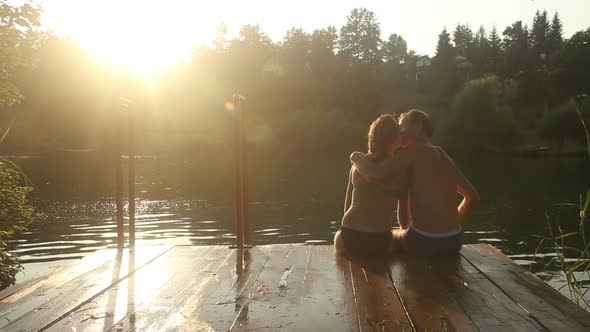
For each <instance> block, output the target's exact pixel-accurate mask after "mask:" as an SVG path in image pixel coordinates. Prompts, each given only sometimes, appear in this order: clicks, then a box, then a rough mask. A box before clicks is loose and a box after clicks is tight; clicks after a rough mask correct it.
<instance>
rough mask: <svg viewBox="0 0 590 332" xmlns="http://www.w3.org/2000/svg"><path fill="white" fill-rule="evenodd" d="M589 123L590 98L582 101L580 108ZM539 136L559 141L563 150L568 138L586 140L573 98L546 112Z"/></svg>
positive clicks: (559, 149) (539, 129)
mask: <svg viewBox="0 0 590 332" xmlns="http://www.w3.org/2000/svg"><path fill="white" fill-rule="evenodd" d="M580 111H581V112H582V115H583V117H584V119H585V121H586V123H588V120H590V116H589V115H590V98H588V97H587V98H586V100H584V101H583V102H582V108H581V110H580ZM538 132H539V136H541V137H543V138H547V139H551V140H554V141H555V142H556V143H557V150H558V151H559V152H561V150H562V148H563V144H564V143H565V141H566V140H567V139H571V140H576V141H580V142H582V141H584V139H585V137H586V136H585V131H584V126H583V125H582V122H581V121H580V116H579V115H578V106H577V105H576V102H575V101H574V100H573V99H570V100H569V101H568V102H567V103H565V104H563V105H561V106H559V107H558V108H557V109H555V110H553V111H551V112H548V113H547V114H545V116H544V117H543V119H542V120H541V123H540V125H539V128H538Z"/></svg>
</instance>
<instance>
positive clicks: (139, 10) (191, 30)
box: [43, 0, 219, 78]
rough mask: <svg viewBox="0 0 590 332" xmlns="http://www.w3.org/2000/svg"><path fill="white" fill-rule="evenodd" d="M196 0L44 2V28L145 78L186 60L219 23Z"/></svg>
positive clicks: (113, 65)
mask: <svg viewBox="0 0 590 332" xmlns="http://www.w3.org/2000/svg"><path fill="white" fill-rule="evenodd" d="M197 5H198V2H197V1H195V2H192V1H190V2H189V1H174V0H172V1H145V0H144V1H136V0H77V1H64V0H46V1H45V3H44V5H43V6H44V10H45V14H44V17H43V23H44V25H45V26H46V27H47V28H49V29H51V30H53V31H54V32H55V33H56V34H58V35H62V36H66V37H68V38H71V39H72V40H73V41H75V42H76V43H78V44H79V45H80V46H81V47H83V48H85V49H87V50H89V51H90V52H91V53H93V54H94V55H95V56H96V57H97V58H98V59H99V60H100V61H101V62H103V63H105V64H107V65H109V66H112V67H114V68H116V69H120V70H125V71H131V72H133V73H136V74H137V75H138V76H140V77H143V78H149V77H151V76H152V75H154V74H155V73H157V72H159V71H161V70H163V69H165V68H167V67H170V66H173V65H175V64H177V63H179V62H188V61H189V60H190V58H191V55H192V52H193V50H194V48H195V47H196V46H197V45H202V44H207V43H209V42H210V41H211V40H212V39H213V36H214V34H215V27H216V25H217V24H219V22H213V21H212V18H209V17H207V15H206V13H207V11H204V10H203V8H202V5H201V6H200V7H197Z"/></svg>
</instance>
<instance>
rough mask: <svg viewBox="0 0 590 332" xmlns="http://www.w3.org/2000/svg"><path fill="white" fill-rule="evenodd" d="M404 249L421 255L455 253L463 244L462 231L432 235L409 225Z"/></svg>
mask: <svg viewBox="0 0 590 332" xmlns="http://www.w3.org/2000/svg"><path fill="white" fill-rule="evenodd" d="M404 244H405V246H406V250H408V252H410V253H415V254H418V255H423V256H445V255H453V254H457V253H458V252H459V251H460V250H461V246H462V245H463V231H459V232H457V233H456V234H452V235H449V236H443V237H434V236H428V235H425V234H423V233H422V232H420V231H418V230H416V229H413V228H412V227H410V228H409V229H408V230H407V232H406V234H405V236H404Z"/></svg>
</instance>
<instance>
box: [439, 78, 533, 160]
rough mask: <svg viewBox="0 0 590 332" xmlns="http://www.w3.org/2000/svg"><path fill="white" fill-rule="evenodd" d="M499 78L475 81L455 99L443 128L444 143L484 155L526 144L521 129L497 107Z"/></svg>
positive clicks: (505, 112) (467, 85) (468, 83)
mask: <svg viewBox="0 0 590 332" xmlns="http://www.w3.org/2000/svg"><path fill="white" fill-rule="evenodd" d="M499 87H500V85H499V83H498V80H497V79H496V77H495V76H490V77H486V78H482V79H477V80H472V81H469V82H467V83H465V85H464V87H463V89H462V90H461V91H460V92H459V93H457V94H456V95H455V97H454V98H453V102H452V104H451V110H450V114H449V116H448V117H447V121H446V124H445V125H444V126H443V127H444V129H443V141H446V142H447V144H449V145H452V147H453V148H457V149H464V150H468V151H483V150H489V149H496V148H504V147H507V146H510V145H513V144H515V143H520V142H522V134H521V131H520V128H519V127H518V125H517V124H516V122H515V121H514V118H513V117H512V114H511V113H510V112H509V111H508V110H502V109H500V108H499V107H498V104H497V95H498V89H499Z"/></svg>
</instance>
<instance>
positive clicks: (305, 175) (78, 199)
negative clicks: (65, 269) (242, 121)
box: [10, 152, 590, 285]
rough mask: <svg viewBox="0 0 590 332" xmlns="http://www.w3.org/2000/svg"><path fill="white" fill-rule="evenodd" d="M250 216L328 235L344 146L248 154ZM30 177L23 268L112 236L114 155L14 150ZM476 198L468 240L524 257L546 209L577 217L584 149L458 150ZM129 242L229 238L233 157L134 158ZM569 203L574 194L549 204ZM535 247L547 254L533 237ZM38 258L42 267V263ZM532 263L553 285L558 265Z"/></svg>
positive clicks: (571, 220) (297, 235)
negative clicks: (534, 152) (525, 153)
mask: <svg viewBox="0 0 590 332" xmlns="http://www.w3.org/2000/svg"><path fill="white" fill-rule="evenodd" d="M251 159H252V162H251V164H250V166H249V170H250V176H249V196H250V197H249V198H250V205H249V209H250V219H251V227H252V229H253V234H254V235H253V240H254V243H255V244H271V243H319V244H331V243H332V237H333V234H334V232H335V231H336V230H337V228H338V227H339V223H340V219H341V217H342V213H343V211H342V209H343V199H344V192H345V189H346V180H347V175H348V169H349V163H348V156H347V155H346V154H342V155H335V156H331V157H327V156H317V157H309V158H306V160H304V161H302V158H295V157H292V156H289V155H288V154H285V155H283V156H272V155H268V154H264V153H259V155H252V156H251ZM17 161H18V163H19V164H21V165H22V166H23V168H24V169H25V171H26V173H27V174H28V175H29V176H30V177H31V179H32V180H33V182H34V183H35V185H36V187H37V191H36V193H35V195H34V196H35V203H34V205H35V206H36V210H37V214H38V216H37V218H36V220H35V222H34V223H33V224H32V225H30V227H29V228H30V230H29V231H28V232H26V233H23V234H20V235H19V236H18V237H17V238H15V239H14V240H12V241H10V248H11V249H12V250H14V252H15V253H16V254H17V255H18V256H19V257H20V259H21V261H22V262H23V263H24V265H25V268H26V271H28V272H29V274H28V275H29V276H31V275H33V274H34V273H31V272H32V271H35V272H39V270H41V271H42V270H44V269H47V268H48V266H52V264H56V263H59V262H61V261H63V260H71V259H75V258H80V257H83V256H84V255H86V254H88V253H90V252H92V251H95V250H97V249H101V248H105V247H107V246H112V245H114V244H115V243H116V227H115V204H114V201H113V198H112V196H113V192H114V180H113V179H114V174H113V173H114V171H113V164H112V161H109V160H105V159H102V158H99V157H97V156H95V155H92V154H73V155H63V156H58V157H53V158H18V159H17ZM456 162H457V164H458V165H459V166H460V167H461V168H462V169H463V171H464V173H465V175H466V176H467V177H468V178H469V179H471V180H472V182H473V183H474V185H475V186H476V188H477V189H478V190H479V192H480V194H481V197H482V204H481V206H480V208H478V209H477V211H476V212H475V213H474V214H473V215H472V216H470V217H469V218H468V219H467V220H466V223H465V225H464V230H465V242H466V243H481V242H484V243H490V244H493V245H494V246H496V247H498V248H500V249H501V250H502V251H504V252H505V253H506V254H507V255H509V256H510V257H512V258H513V259H514V260H515V261H516V262H517V263H519V264H521V265H523V266H525V267H529V265H530V264H531V263H532V262H533V254H534V253H535V250H536V248H537V245H538V243H539V241H540V239H541V238H542V237H544V236H547V235H548V230H549V229H548V227H547V221H546V217H545V214H546V212H547V211H553V212H554V214H555V215H558V216H559V218H560V225H561V226H562V227H563V228H564V229H565V230H567V231H570V230H576V229H577V225H578V222H579V217H578V213H579V211H578V209H577V208H576V206H575V205H578V204H579V195H580V193H583V192H585V190H587V189H588V188H590V172H588V169H590V167H589V166H590V162H589V161H588V160H586V159H581V158H535V159H525V158H516V157H497V156H496V157H489V158H477V159H476V160H473V159H472V160H462V159H458V160H456ZM136 190H137V196H138V199H137V212H136V213H137V216H136V219H137V221H136V224H137V233H136V234H137V235H136V237H137V242H138V244H139V245H142V244H194V245H203V244H230V243H232V241H233V239H234V206H233V199H234V196H233V195H234V192H233V163H232V159H231V158H228V157H227V156H224V155H223V154H207V153H203V152H201V153H197V154H196V155H191V156H186V155H183V156H179V155H175V156H157V157H141V158H139V159H138V160H137V187H136ZM562 203H570V204H575V205H572V206H570V205H560V206H557V207H555V206H554V205H556V204H562ZM537 256H538V257H541V261H545V262H546V261H548V260H549V259H550V258H551V257H553V256H554V254H553V251H552V250H551V248H549V247H541V249H540V252H539V254H538V255H537ZM39 267H40V268H39ZM534 270H535V271H537V272H539V274H538V275H539V276H541V277H542V278H543V279H545V280H549V281H552V282H553V283H554V284H555V285H557V284H559V283H560V282H562V281H563V277H562V276H560V275H559V274H558V273H551V271H548V272H547V271H543V270H544V268H542V264H537V265H535V267H534Z"/></svg>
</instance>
